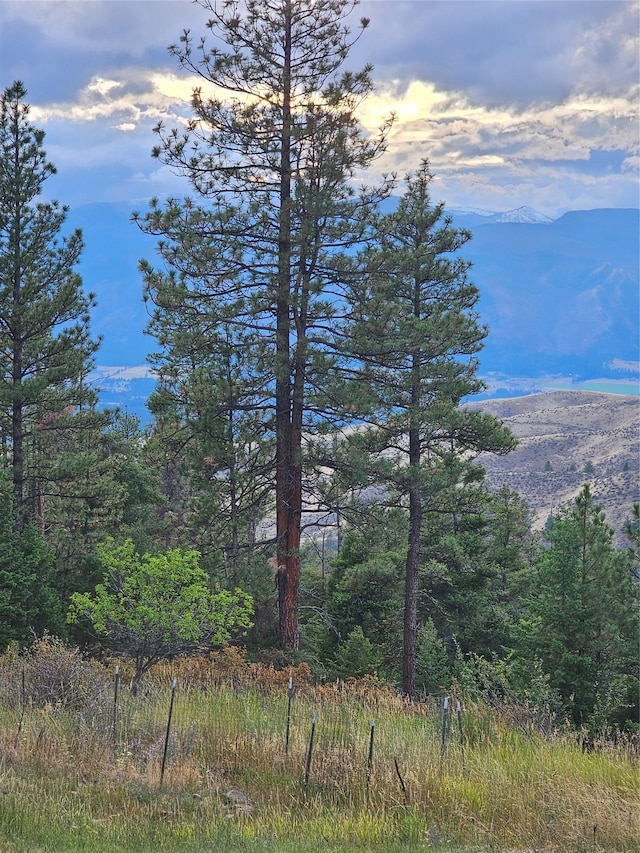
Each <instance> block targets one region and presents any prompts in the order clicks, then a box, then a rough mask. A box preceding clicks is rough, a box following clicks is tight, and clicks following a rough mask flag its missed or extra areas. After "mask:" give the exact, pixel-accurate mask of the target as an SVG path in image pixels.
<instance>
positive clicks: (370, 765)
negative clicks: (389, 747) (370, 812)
mask: <svg viewBox="0 0 640 853" xmlns="http://www.w3.org/2000/svg"><path fill="white" fill-rule="evenodd" d="M375 728H376V721H375V720H371V730H370V732H369V755H368V757H367V792H366V793H367V802H369V783H370V782H371V770H372V768H373V733H374V731H375Z"/></svg>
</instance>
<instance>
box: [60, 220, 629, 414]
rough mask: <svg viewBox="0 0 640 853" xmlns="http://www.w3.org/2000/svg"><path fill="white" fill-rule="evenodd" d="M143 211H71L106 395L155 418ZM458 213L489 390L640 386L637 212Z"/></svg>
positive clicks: (151, 249) (151, 246)
mask: <svg viewBox="0 0 640 853" xmlns="http://www.w3.org/2000/svg"><path fill="white" fill-rule="evenodd" d="M139 207H140V209H141V210H142V211H144V209H145V204H144V203H142V204H140V205H139ZM133 209H134V206H133V205H128V204H108V203H104V204H91V205H86V206H83V207H79V208H76V209H74V210H71V211H70V214H69V226H70V227H71V228H75V227H80V228H82V230H83V232H84V238H85V244H86V248H85V251H84V254H83V258H82V262H81V264H80V266H79V271H80V273H81V275H82V276H83V279H84V282H85V287H86V288H87V290H91V291H94V292H95V293H96V295H97V299H98V307H97V309H96V311H95V312H94V314H93V329H94V333H95V334H99V335H101V336H102V339H103V341H102V346H101V349H100V352H99V353H98V364H99V367H100V369H99V371H98V372H97V373H96V380H97V381H98V382H99V385H100V386H101V387H102V388H103V389H104V391H103V393H102V399H103V402H105V403H107V402H108V403H109V404H117V405H121V406H126V407H127V409H128V410H129V411H131V412H133V413H135V414H137V415H138V416H140V417H142V419H143V420H148V417H149V416H148V413H147V412H146V409H145V406H144V401H145V400H146V398H147V396H148V394H149V392H150V390H151V388H152V387H153V379H152V377H151V375H150V373H149V371H148V369H147V370H144V365H145V360H146V356H147V353H148V352H149V351H151V350H152V349H153V348H154V345H155V341H154V340H153V338H148V337H146V336H145V334H144V328H145V326H146V324H147V322H148V313H147V309H146V306H145V303H144V301H143V298H142V278H141V275H140V273H139V272H138V262H139V260H140V259H141V258H147V259H148V260H149V261H150V262H151V263H152V264H154V263H157V260H158V258H157V254H156V250H155V245H156V240H155V238H153V237H150V236H148V235H146V234H143V233H142V232H141V231H140V229H139V228H137V227H136V226H135V225H134V224H132V223H131V214H132V212H133ZM451 215H452V217H453V222H454V225H456V226H458V227H464V228H469V229H470V230H471V231H472V234H473V239H472V240H471V241H470V242H469V243H467V244H466V245H465V246H464V249H463V252H462V254H463V256H464V257H465V258H467V259H469V260H470V261H472V263H473V267H472V270H471V278H472V280H473V281H474V282H475V284H476V285H477V286H478V288H479V290H480V293H481V299H480V303H479V306H478V310H479V315H480V319H481V321H482V322H483V323H485V324H486V325H487V327H488V330H489V335H488V338H487V340H486V345H485V348H484V350H483V351H482V352H481V353H480V371H479V372H480V374H481V375H482V376H483V377H485V378H486V380H487V384H488V386H489V394H490V396H514V395H517V394H530V393H532V392H536V391H540V390H545V389H546V388H550V387H555V386H557V385H558V384H562V383H565V384H568V385H569V387H580V383H586V382H589V381H593V380H606V381H607V382H609V383H611V384H610V385H609V386H608V387H609V388H610V389H613V388H615V387H616V386H615V384H614V383H619V385H618V387H621V383H622V382H623V381H624V380H626V382H627V384H626V386H624V387H626V388H627V389H628V393H637V390H634V386H633V383H635V386H636V388H637V380H638V377H639V362H640V353H639V340H640V329H639V322H638V317H639V304H638V291H639V284H638V258H639V256H640V246H639V234H640V218H639V215H640V212H639V211H638V210H635V209H598V210H588V211H575V212H572V213H567V214H565V215H564V216H561V217H560V218H559V219H556V220H553V221H552V220H549V219H548V217H544V216H543V215H542V214H539V213H537V212H536V211H534V210H532V209H531V208H527V207H522V208H518V209H517V210H514V211H507V212H505V213H492V212H491V211H473V210H467V211H461V210H458V211H455V210H452V211H451ZM125 368H126V370H125ZM131 368H137V370H135V371H132V370H131Z"/></svg>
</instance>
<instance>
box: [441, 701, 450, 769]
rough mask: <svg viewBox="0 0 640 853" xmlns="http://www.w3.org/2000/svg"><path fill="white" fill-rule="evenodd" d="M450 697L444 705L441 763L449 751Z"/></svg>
mask: <svg viewBox="0 0 640 853" xmlns="http://www.w3.org/2000/svg"><path fill="white" fill-rule="evenodd" d="M449 719H450V717H449V697H448V696H445V697H444V703H443V705H442V748H441V750H440V762H441V763H442V761H443V760H444V754H445V752H446V749H447V738H448V736H449Z"/></svg>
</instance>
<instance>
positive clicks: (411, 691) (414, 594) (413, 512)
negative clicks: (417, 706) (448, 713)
mask: <svg viewBox="0 0 640 853" xmlns="http://www.w3.org/2000/svg"><path fill="white" fill-rule="evenodd" d="M421 527H422V499H421V497H420V490H419V487H418V485H414V486H413V487H412V488H411V491H410V493H409V542H408V545H409V547H408V550H407V562H406V569H405V589H404V638H403V651H402V691H403V693H404V694H405V696H408V697H410V698H411V699H413V697H414V695H415V692H416V663H417V659H418V641H417V634H418V578H419V571H420V533H421Z"/></svg>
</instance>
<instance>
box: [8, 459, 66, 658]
mask: <svg viewBox="0 0 640 853" xmlns="http://www.w3.org/2000/svg"><path fill="white" fill-rule="evenodd" d="M53 572H54V554H53V551H52V550H51V548H50V547H49V546H48V545H47V543H46V542H45V541H44V540H43V539H42V537H41V536H40V535H39V534H38V532H37V530H36V528H35V525H34V524H33V522H29V521H27V523H26V524H25V525H24V526H23V529H22V530H21V531H20V532H19V533H18V532H16V530H15V529H14V512H13V489H12V485H11V483H10V482H9V481H8V480H7V478H6V477H5V475H4V474H3V472H2V471H0V649H4V648H5V647H6V646H7V645H8V644H9V643H11V642H17V643H20V644H24V643H26V642H28V641H29V640H30V639H33V637H34V636H39V635H41V634H42V633H43V632H44V631H46V630H49V631H52V632H53V633H55V634H57V635H58V636H59V635H60V634H61V633H62V632H63V630H64V616H63V613H62V607H61V605H60V600H59V597H58V595H57V593H56V592H55V590H54V589H53V579H54V578H53Z"/></svg>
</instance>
